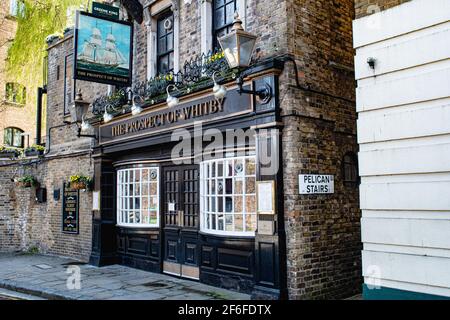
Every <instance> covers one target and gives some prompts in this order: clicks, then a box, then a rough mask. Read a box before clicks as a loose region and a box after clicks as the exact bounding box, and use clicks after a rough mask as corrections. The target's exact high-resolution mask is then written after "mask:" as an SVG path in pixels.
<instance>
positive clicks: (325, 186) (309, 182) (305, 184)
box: [298, 174, 334, 194]
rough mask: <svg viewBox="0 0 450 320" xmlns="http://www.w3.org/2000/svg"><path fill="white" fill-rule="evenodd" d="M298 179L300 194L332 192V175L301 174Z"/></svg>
mask: <svg viewBox="0 0 450 320" xmlns="http://www.w3.org/2000/svg"><path fill="white" fill-rule="evenodd" d="M298 179H299V189H300V194H332V193H334V176H333V175H323V174H301V175H299V177H298Z"/></svg>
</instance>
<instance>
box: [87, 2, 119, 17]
mask: <svg viewBox="0 0 450 320" xmlns="http://www.w3.org/2000/svg"><path fill="white" fill-rule="evenodd" d="M92 14H93V15H96V16H99V17H103V18H111V19H115V20H119V14H120V11H119V8H117V7H113V6H108V5H107V4H104V3H100V2H95V1H94V2H92Z"/></svg>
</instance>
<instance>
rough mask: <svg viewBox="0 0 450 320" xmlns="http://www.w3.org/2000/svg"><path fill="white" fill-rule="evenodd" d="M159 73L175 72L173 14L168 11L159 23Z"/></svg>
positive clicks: (157, 63)
mask: <svg viewBox="0 0 450 320" xmlns="http://www.w3.org/2000/svg"><path fill="white" fill-rule="evenodd" d="M156 32H157V38H158V39H157V45H156V51H157V61H156V65H157V73H158V74H167V73H170V72H173V66H174V48H173V41H174V40H173V37H174V34H173V12H172V11H168V12H166V13H164V14H163V15H162V16H160V17H159V18H158V21H157V31H156Z"/></svg>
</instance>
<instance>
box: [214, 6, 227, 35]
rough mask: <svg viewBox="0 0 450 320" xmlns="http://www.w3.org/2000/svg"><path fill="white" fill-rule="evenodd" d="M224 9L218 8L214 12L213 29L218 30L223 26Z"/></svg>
mask: <svg viewBox="0 0 450 320" xmlns="http://www.w3.org/2000/svg"><path fill="white" fill-rule="evenodd" d="M224 9H225V8H223V7H222V8H219V9H217V10H216V14H215V20H214V22H215V26H214V27H215V29H216V30H217V29H218V28H220V27H222V26H223V25H224V24H225V10H224Z"/></svg>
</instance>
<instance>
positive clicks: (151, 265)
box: [117, 226, 161, 272]
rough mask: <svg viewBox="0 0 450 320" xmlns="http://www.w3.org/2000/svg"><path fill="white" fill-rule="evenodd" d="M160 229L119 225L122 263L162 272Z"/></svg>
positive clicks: (118, 244) (119, 245)
mask: <svg viewBox="0 0 450 320" xmlns="http://www.w3.org/2000/svg"><path fill="white" fill-rule="evenodd" d="M160 241H161V237H160V232H159V229H144V228H123V227H119V226H118V227H117V255H118V262H119V263H120V264H123V265H126V266H130V267H133V268H137V269H142V270H146V271H152V272H161V254H160V247H161V243H160Z"/></svg>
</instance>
